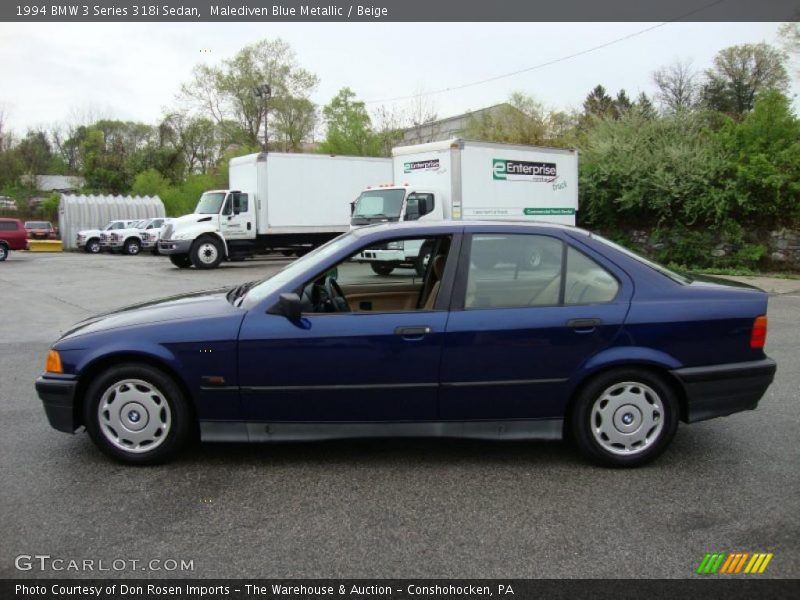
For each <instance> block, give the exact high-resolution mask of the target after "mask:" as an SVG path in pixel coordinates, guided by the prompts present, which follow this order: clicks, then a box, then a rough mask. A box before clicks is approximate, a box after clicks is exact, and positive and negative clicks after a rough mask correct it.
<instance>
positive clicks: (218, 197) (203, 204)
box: [194, 192, 225, 215]
mask: <svg viewBox="0 0 800 600" xmlns="http://www.w3.org/2000/svg"><path fill="white" fill-rule="evenodd" d="M224 200H225V192H206V193H205V194H203V195H202V196H200V202H198V203H197V208H196V209H195V210H194V212H195V214H198V215H216V214H218V213H219V209H220V208H222V202H223V201H224Z"/></svg>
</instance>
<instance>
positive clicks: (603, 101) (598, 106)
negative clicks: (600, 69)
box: [583, 85, 617, 118]
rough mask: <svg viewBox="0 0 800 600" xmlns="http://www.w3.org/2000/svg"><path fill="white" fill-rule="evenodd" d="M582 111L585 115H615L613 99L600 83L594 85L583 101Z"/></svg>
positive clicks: (604, 116)
mask: <svg viewBox="0 0 800 600" xmlns="http://www.w3.org/2000/svg"><path fill="white" fill-rule="evenodd" d="M583 112H584V114H585V115H586V116H587V117H600V118H606V117H612V118H613V117H616V116H617V111H616V107H615V105H614V99H613V98H612V97H611V96H609V95H608V92H606V88H604V87H603V86H602V85H597V86H595V87H594V88H593V89H592V91H591V92H589V94H588V95H587V96H586V100H584V101H583Z"/></svg>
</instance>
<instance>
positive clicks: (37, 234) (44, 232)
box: [25, 221, 56, 240]
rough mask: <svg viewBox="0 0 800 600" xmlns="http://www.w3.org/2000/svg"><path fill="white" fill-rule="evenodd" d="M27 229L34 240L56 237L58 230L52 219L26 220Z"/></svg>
mask: <svg viewBox="0 0 800 600" xmlns="http://www.w3.org/2000/svg"><path fill="white" fill-rule="evenodd" d="M25 231H27V232H28V237H29V238H30V239H32V240H49V239H53V238H54V237H56V230H55V229H54V228H53V224H52V223H51V222H50V221H25Z"/></svg>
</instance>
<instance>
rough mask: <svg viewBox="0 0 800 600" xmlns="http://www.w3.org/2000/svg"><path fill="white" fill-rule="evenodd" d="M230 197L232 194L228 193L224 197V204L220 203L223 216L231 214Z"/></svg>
mask: <svg viewBox="0 0 800 600" xmlns="http://www.w3.org/2000/svg"><path fill="white" fill-rule="evenodd" d="M231 197H232V196H231V195H230V194H228V197H227V198H226V199H225V204H223V205H222V214H223V216H229V215H231V214H232V208H231Z"/></svg>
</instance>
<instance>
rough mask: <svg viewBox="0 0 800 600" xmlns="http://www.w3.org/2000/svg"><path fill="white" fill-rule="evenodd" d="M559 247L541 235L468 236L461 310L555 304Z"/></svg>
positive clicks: (560, 247)
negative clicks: (467, 256) (468, 254)
mask: <svg viewBox="0 0 800 600" xmlns="http://www.w3.org/2000/svg"><path fill="white" fill-rule="evenodd" d="M562 255H563V246H562V243H561V241H560V240H558V239H556V238H552V237H549V236H544V235H527V234H521V235H516V234H512V235H504V234H479V235H478V234H476V235H474V236H472V246H471V249H470V266H469V274H468V276H467V293H466V296H465V299H464V307H465V308H467V309H470V308H512V307H527V306H548V305H554V304H559V297H560V293H561V277H562V271H563V269H562Z"/></svg>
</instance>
